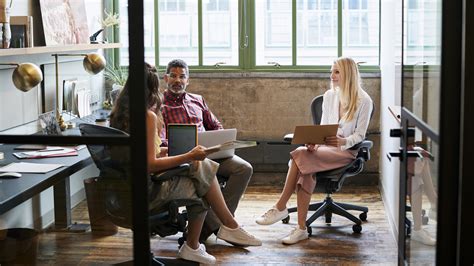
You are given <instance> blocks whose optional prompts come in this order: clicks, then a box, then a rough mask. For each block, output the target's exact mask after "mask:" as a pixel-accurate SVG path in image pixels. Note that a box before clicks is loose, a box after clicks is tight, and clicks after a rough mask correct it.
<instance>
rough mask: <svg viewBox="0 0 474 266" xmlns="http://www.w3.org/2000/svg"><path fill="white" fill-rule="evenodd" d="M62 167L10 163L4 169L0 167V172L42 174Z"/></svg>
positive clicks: (57, 165) (58, 165) (43, 164)
mask: <svg viewBox="0 0 474 266" xmlns="http://www.w3.org/2000/svg"><path fill="white" fill-rule="evenodd" d="M63 166H64V165H63V164H46V163H11V164H8V165H6V166H4V167H0V172H18V173H37V174H44V173H47V172H49V171H53V170H55V169H58V168H60V167H63Z"/></svg>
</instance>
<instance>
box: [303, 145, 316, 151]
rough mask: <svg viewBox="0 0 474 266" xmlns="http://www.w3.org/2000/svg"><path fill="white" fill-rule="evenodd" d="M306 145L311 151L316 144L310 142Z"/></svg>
mask: <svg viewBox="0 0 474 266" xmlns="http://www.w3.org/2000/svg"><path fill="white" fill-rule="evenodd" d="M305 146H306V149H308V151H309V152H313V151H314V147H315V145H314V144H311V143H309V144H305Z"/></svg>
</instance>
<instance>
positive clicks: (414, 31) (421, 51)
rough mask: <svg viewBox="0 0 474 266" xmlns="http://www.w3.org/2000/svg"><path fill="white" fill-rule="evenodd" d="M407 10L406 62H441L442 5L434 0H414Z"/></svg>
mask: <svg viewBox="0 0 474 266" xmlns="http://www.w3.org/2000/svg"><path fill="white" fill-rule="evenodd" d="M410 3H411V5H408V8H407V9H406V10H405V14H406V21H407V28H406V32H407V34H406V40H405V42H406V45H407V46H406V48H405V51H406V52H405V53H404V56H405V59H404V62H405V64H407V65H416V64H427V65H437V64H439V54H438V52H439V47H438V46H439V43H440V39H441V32H440V31H439V28H440V27H441V26H440V25H439V23H440V22H439V21H441V19H440V17H441V7H440V6H439V1H438V3H437V2H436V1H433V0H412V1H411V2H410Z"/></svg>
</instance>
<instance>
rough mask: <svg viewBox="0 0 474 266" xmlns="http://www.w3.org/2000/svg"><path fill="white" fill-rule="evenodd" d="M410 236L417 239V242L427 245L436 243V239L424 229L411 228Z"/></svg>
mask: <svg viewBox="0 0 474 266" xmlns="http://www.w3.org/2000/svg"><path fill="white" fill-rule="evenodd" d="M410 238H411V240H415V241H418V242H420V243H423V244H425V245H429V246H434V245H436V239H434V238H433V237H431V236H430V234H429V233H428V232H426V231H425V230H424V229H420V230H413V231H412V232H411V236H410Z"/></svg>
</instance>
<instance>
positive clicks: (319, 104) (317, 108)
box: [311, 95, 375, 125]
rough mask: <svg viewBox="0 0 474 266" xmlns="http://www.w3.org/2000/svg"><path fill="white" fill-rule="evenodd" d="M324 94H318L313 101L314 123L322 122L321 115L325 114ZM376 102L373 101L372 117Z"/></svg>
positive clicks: (312, 113)
mask: <svg viewBox="0 0 474 266" xmlns="http://www.w3.org/2000/svg"><path fill="white" fill-rule="evenodd" d="M323 96H324V95H318V96H316V97H314V98H313V100H312V101H311V115H312V117H313V124H315V125H319V124H321V117H322V115H323ZM374 110H375V103H374V102H373V101H372V112H370V119H371V120H372V117H373V116H374Z"/></svg>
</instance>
